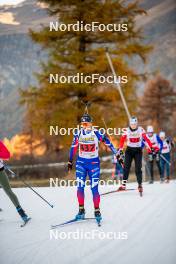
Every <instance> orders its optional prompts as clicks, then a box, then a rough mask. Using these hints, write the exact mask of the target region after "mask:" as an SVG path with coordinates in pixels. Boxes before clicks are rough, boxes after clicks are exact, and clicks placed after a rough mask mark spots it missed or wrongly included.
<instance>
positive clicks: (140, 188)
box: [138, 184, 143, 197]
mask: <svg viewBox="0 0 176 264" xmlns="http://www.w3.org/2000/svg"><path fill="white" fill-rule="evenodd" d="M138 191H139V195H140V196H141V197H142V196H143V187H142V185H141V184H139V186H138Z"/></svg>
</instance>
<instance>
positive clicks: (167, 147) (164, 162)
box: [159, 131, 173, 183]
mask: <svg viewBox="0 0 176 264" xmlns="http://www.w3.org/2000/svg"><path fill="white" fill-rule="evenodd" d="M159 137H160V138H161V140H162V142H163V148H162V151H161V154H162V156H161V158H160V166H161V177H162V179H164V178H165V169H166V183H169V180H170V165H169V164H170V162H171V148H172V146H173V144H172V141H171V140H169V138H166V134H165V132H164V131H161V132H160V133H159Z"/></svg>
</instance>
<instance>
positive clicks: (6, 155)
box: [0, 141, 29, 222]
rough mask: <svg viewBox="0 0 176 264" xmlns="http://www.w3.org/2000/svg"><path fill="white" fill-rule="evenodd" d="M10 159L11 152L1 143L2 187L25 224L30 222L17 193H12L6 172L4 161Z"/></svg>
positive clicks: (0, 173)
mask: <svg viewBox="0 0 176 264" xmlns="http://www.w3.org/2000/svg"><path fill="white" fill-rule="evenodd" d="M9 158H10V152H9V151H8V149H7V148H6V147H5V145H4V144H3V143H2V141H0V185H1V186H2V188H3V189H4V191H5V193H6V194H7V195H8V197H9V198H10V200H11V201H12V203H13V204H14V206H15V207H16V210H17V212H18V214H19V215H20V216H21V218H22V220H23V221H24V222H27V221H28V219H29V218H28V216H27V215H26V213H25V211H24V210H23V208H22V207H21V205H20V203H19V200H18V198H17V196H16V195H15V193H14V192H13V191H12V189H11V187H10V184H9V180H8V176H7V174H6V172H5V168H4V164H3V160H8V159H9Z"/></svg>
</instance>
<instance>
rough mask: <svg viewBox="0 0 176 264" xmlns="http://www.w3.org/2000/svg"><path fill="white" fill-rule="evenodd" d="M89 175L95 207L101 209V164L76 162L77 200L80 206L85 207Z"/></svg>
mask: <svg viewBox="0 0 176 264" xmlns="http://www.w3.org/2000/svg"><path fill="white" fill-rule="evenodd" d="M87 175H88V176H89V180H90V186H91V191H92V195H93V202H94V207H95V208H99V204H100V195H99V191H98V183H99V179H100V163H99V162H87V163H85V162H83V161H79V160H77V162H76V179H77V198H78V203H79V205H80V206H81V205H82V206H83V205H84V188H85V181H86V177H87Z"/></svg>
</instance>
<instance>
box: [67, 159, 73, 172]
mask: <svg viewBox="0 0 176 264" xmlns="http://www.w3.org/2000/svg"><path fill="white" fill-rule="evenodd" d="M72 169H73V161H72V160H69V161H68V171H71V170H72Z"/></svg>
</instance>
